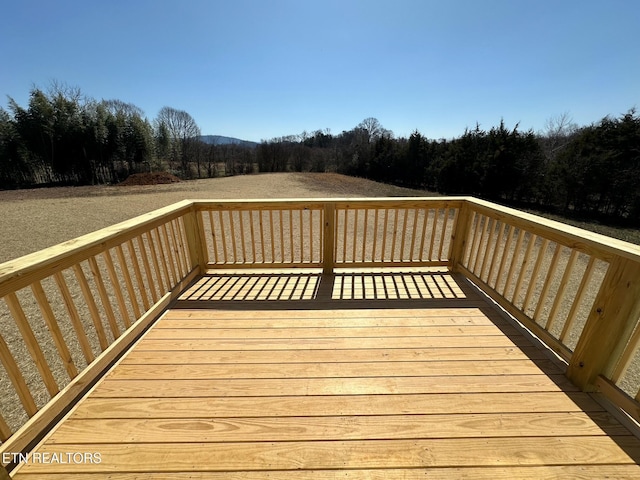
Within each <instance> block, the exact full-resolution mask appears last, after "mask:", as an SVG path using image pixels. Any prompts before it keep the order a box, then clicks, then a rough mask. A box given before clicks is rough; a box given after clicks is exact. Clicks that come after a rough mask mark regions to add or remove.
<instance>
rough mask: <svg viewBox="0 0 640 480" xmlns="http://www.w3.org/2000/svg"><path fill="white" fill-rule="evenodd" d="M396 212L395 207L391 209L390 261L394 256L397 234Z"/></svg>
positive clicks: (397, 211) (393, 259)
mask: <svg viewBox="0 0 640 480" xmlns="http://www.w3.org/2000/svg"><path fill="white" fill-rule="evenodd" d="M398 213H399V210H398V209H397V208H394V209H393V236H392V237H391V261H392V262H393V261H395V258H396V237H397V236H398Z"/></svg>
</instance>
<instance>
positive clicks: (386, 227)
mask: <svg viewBox="0 0 640 480" xmlns="http://www.w3.org/2000/svg"><path fill="white" fill-rule="evenodd" d="M388 230H389V209H388V208H385V209H384V225H383V227H382V255H381V257H380V260H381V261H382V262H384V261H386V260H385V258H386V257H385V255H386V253H387V252H386V250H387V234H388Z"/></svg>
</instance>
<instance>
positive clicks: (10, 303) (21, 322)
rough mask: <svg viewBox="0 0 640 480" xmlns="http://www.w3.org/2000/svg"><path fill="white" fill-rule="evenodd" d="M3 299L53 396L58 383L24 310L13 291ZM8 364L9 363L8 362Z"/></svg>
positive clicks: (56, 391) (56, 390)
mask: <svg viewBox="0 0 640 480" xmlns="http://www.w3.org/2000/svg"><path fill="white" fill-rule="evenodd" d="M4 301H5V302H6V303H7V307H9V312H11V316H12V317H13V320H14V321H15V323H16V326H17V327H18V330H19V331H20V335H22V340H23V341H24V344H25V346H26V347H27V350H28V351H29V354H30V355H31V358H32V359H33V362H34V363H35V365H36V368H37V369H38V372H40V376H41V377H42V381H43V382H44V385H45V387H46V388H47V391H48V392H49V395H51V396H52V397H53V396H54V395H55V394H56V393H58V391H59V389H58V384H57V383H56V380H55V378H53V374H52V373H51V369H50V368H49V364H48V363H47V359H46V358H45V357H44V354H43V353H42V349H41V348H40V344H39V343H38V340H37V339H36V336H35V335H34V333H33V330H32V329H31V325H29V321H28V320H27V316H26V315H25V314H24V310H23V309H22V306H21V305H20V301H19V300H18V297H17V296H16V294H15V293H9V294H8V295H7V296H6V297H4ZM9 365H11V364H10V363H9Z"/></svg>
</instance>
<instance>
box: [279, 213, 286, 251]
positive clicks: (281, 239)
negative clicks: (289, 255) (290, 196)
mask: <svg viewBox="0 0 640 480" xmlns="http://www.w3.org/2000/svg"><path fill="white" fill-rule="evenodd" d="M278 213H279V214H280V216H279V217H280V263H285V262H284V219H283V216H282V208H281V209H280V210H278Z"/></svg>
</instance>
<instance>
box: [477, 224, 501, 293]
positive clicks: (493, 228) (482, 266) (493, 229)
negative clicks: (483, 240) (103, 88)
mask: <svg viewBox="0 0 640 480" xmlns="http://www.w3.org/2000/svg"><path fill="white" fill-rule="evenodd" d="M496 222H497V220H495V219H494V218H488V222H487V227H488V228H489V236H488V237H487V246H486V248H485V250H484V255H482V260H481V261H480V268H479V270H478V273H477V275H478V278H480V279H482V280H484V278H485V277H484V276H483V272H484V270H485V266H486V265H487V257H489V254H490V251H491V245H493V240H494V238H495V236H496Z"/></svg>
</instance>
